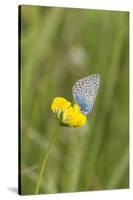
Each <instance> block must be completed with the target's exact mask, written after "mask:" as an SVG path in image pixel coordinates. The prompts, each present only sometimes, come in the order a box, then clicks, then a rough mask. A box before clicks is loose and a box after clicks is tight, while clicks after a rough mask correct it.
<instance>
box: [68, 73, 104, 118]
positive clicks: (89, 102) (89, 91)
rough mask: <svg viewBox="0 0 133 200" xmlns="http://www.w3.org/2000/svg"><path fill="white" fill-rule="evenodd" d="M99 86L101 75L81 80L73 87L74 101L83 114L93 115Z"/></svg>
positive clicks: (93, 75)
mask: <svg viewBox="0 0 133 200" xmlns="http://www.w3.org/2000/svg"><path fill="white" fill-rule="evenodd" d="M99 86H100V75H99V74H92V75H89V76H87V77H85V78H82V79H80V80H79V81H77V82H76V83H75V84H74V86H73V87H72V93H73V97H74V100H75V102H76V103H77V104H78V106H79V108H80V111H81V112H82V113H83V114H85V115H87V114H90V113H92V108H93V105H94V102H95V99H96V96H97V92H98V89H99Z"/></svg>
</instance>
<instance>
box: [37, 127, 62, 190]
mask: <svg viewBox="0 0 133 200" xmlns="http://www.w3.org/2000/svg"><path fill="white" fill-rule="evenodd" d="M58 130H59V126H58V128H57V129H56V131H55V133H54V135H53V137H52V138H51V141H50V143H49V146H48V149H47V151H46V153H45V156H44V159H43V162H42V165H41V170H40V174H39V177H38V181H37V185H36V189H35V194H38V193H39V188H40V184H41V180H42V177H43V175H44V172H45V169H46V164H47V161H48V157H49V153H50V151H51V149H52V146H53V144H54V142H55V140H56V137H57V135H58Z"/></svg>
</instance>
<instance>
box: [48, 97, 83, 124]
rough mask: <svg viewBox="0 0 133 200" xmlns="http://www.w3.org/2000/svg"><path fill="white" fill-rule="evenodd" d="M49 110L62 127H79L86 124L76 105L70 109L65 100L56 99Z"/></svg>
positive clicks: (68, 103) (69, 104)
mask: <svg viewBox="0 0 133 200" xmlns="http://www.w3.org/2000/svg"><path fill="white" fill-rule="evenodd" d="M51 110H52V111H53V113H55V116H56V118H57V119H58V120H59V122H60V123H61V124H62V125H64V126H71V127H80V126H83V125H85V124H86V115H84V114H83V113H81V112H80V109H79V107H78V105H77V104H75V105H74V106H73V107H72V106H71V103H70V102H69V101H67V100H66V99H65V98H62V97H56V98H55V99H54V100H53V102H52V105H51Z"/></svg>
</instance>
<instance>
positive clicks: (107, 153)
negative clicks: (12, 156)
mask: <svg viewBox="0 0 133 200" xmlns="http://www.w3.org/2000/svg"><path fill="white" fill-rule="evenodd" d="M19 16H20V17H19V20H20V29H19V31H20V37H19V39H20V41H19V44H20V66H19V67H20V89H21V91H20V92H21V93H20V97H21V127H20V128H21V136H20V139H21V153H20V159H21V160H20V164H21V167H20V175H21V179H20V182H21V184H20V187H21V193H22V194H34V192H35V186H36V182H37V178H38V174H39V170H40V166H41V162H42V160H43V157H44V154H45V152H46V149H47V146H48V144H49V141H50V139H51V137H52V135H53V133H54V130H55V129H56V127H57V122H56V120H55V118H54V116H53V114H52V112H51V109H50V106H51V102H52V100H53V98H54V97H56V96H62V97H64V98H66V99H68V100H70V101H71V102H73V97H72V86H73V84H74V83H75V82H76V81H77V80H79V79H80V78H82V77H85V76H88V75H89V74H94V73H98V74H101V86H100V90H99V93H98V96H97V98H96V102H95V105H94V110H93V115H92V116H88V120H87V124H86V126H85V127H82V128H66V127H61V128H60V131H61V133H60V135H59V137H58V139H57V141H56V143H55V145H54V147H53V150H52V152H51V153H50V157H49V160H48V163H47V168H46V172H45V175H44V178H43V180H42V184H41V188H40V193H58V192H76V191H89V190H104V189H119V188H128V187H129V111H128V106H129V98H128V95H129V85H128V84H129V74H128V73H129V46H128V42H129V41H128V40H129V24H128V23H129V13H128V12H122V11H100V10H87V9H70V8H54V7H53V8H52V7H51V8H50V7H39V6H21V7H19Z"/></svg>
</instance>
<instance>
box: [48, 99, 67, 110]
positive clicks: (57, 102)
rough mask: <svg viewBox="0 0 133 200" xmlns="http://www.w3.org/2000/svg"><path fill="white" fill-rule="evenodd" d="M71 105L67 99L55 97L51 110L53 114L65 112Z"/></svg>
mask: <svg viewBox="0 0 133 200" xmlns="http://www.w3.org/2000/svg"><path fill="white" fill-rule="evenodd" d="M70 105H71V103H70V102H69V101H67V100H66V99H65V98H62V97H55V98H54V100H53V102H52V105H51V110H52V111H53V112H58V111H60V112H63V111H64V110H66V109H67V108H68V107H70Z"/></svg>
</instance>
